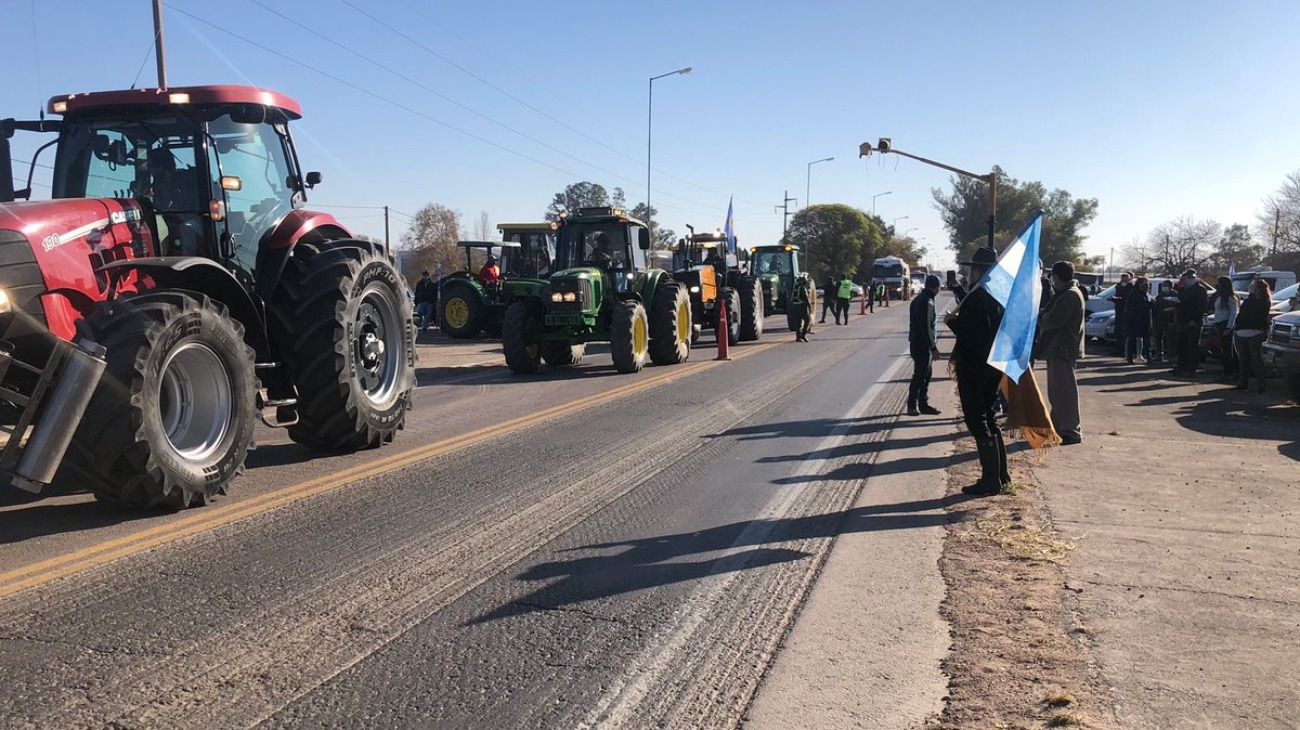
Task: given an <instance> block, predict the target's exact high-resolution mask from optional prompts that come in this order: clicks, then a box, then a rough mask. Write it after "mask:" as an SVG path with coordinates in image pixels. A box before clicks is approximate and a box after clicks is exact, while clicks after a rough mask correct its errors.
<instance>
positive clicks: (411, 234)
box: [402, 203, 465, 274]
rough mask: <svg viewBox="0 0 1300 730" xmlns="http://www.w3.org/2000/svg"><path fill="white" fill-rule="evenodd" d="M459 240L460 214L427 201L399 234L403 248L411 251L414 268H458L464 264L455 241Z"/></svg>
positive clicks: (455, 269) (445, 271) (427, 269)
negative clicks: (439, 266)
mask: <svg viewBox="0 0 1300 730" xmlns="http://www.w3.org/2000/svg"><path fill="white" fill-rule="evenodd" d="M458 240H460V214H459V213H457V212H456V211H454V210H452V209H451V208H448V207H447V206H445V205H439V204H438V203H429V204H428V205H426V206H424V207H423V208H420V209H419V210H417V211H416V212H415V216H414V217H413V218H412V220H411V225H410V227H408V228H407V229H406V232H405V233H403V234H402V248H404V249H406V250H408V251H411V252H412V254H411V255H412V259H413V266H412V267H411V268H412V270H413V271H431V272H432V271H437V269H438V265H439V264H441V265H442V270H443V273H444V274H450V273H451V272H453V271H458V270H459V269H460V268H461V267H463V266H464V265H465V263H464V256H463V255H462V254H461V252H460V248H459V247H458V246H457V245H456V241H458Z"/></svg>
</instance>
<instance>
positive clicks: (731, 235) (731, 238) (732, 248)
mask: <svg viewBox="0 0 1300 730" xmlns="http://www.w3.org/2000/svg"><path fill="white" fill-rule="evenodd" d="M735 197H736V196H734V195H733V196H731V199H729V200H727V223H726V225H724V226H723V227H722V232H723V233H725V234H727V253H729V254H735V253H736V223H735V220H734V219H733V218H732V207H731V204H732V202H733V201H734V200H735Z"/></svg>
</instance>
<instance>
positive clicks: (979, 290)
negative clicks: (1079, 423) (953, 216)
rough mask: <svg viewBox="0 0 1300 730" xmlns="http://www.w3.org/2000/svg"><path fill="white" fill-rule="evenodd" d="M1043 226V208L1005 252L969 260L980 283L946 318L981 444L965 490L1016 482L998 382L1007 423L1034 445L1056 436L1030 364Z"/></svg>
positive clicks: (997, 488)
mask: <svg viewBox="0 0 1300 730" xmlns="http://www.w3.org/2000/svg"><path fill="white" fill-rule="evenodd" d="M1042 228H1043V214H1042V213H1041V212H1039V213H1036V214H1034V217H1033V218H1031V219H1030V221H1029V224H1028V225H1027V226H1025V229H1024V230H1023V231H1021V233H1020V235H1019V236H1017V237H1016V239H1015V240H1014V241H1012V242H1011V243H1010V244H1008V245H1007V247H1006V248H1005V249H1003V251H1002V255H1001V256H998V255H997V253H996V252H995V251H993V250H992V249H988V248H981V249H979V250H977V251H976V252H975V255H974V256H973V257H972V259H971V261H970V262H969V266H970V270H971V274H970V280H971V281H972V282H975V284H974V288H973V289H972V290H971V291H970V293H969V294H967V295H966V298H965V299H963V300H962V302H961V304H960V305H959V306H958V308H957V311H955V312H952V313H950V314H949V315H948V316H947V317H945V319H944V321H945V322H946V323H947V324H948V327H949V328H950V329H951V330H952V331H953V333H954V334H955V335H956V339H957V343H956V345H955V346H954V347H953V354H952V358H953V362H954V366H955V368H956V376H957V393H958V396H959V398H960V400H961V408H962V414H963V416H964V418H965V421H966V428H967V429H969V430H970V432H971V436H973V437H974V438H975V446H976V448H977V449H978V450H979V458H980V469H981V477H980V480H979V482H977V483H976V484H973V485H971V486H969V487H966V488H964V489H963V490H962V491H963V492H966V493H967V494H978V495H992V494H998V493H1000V492H1001V491H1003V490H1004V489H1006V488H1008V487H1009V486H1010V484H1011V474H1010V472H1009V471H1008V470H1007V447H1006V441H1005V440H1004V439H1003V437H1002V430H1001V429H1000V428H999V427H998V424H997V420H996V418H995V416H994V413H993V408H994V405H995V403H996V402H997V395H998V389H999V387H1001V388H1004V389H1005V391H1006V393H1007V401H1008V405H1009V411H1010V412H1009V415H1008V425H1009V426H1011V427H1012V428H1016V429H1019V431H1020V433H1021V434H1022V435H1023V436H1024V438H1025V440H1026V441H1027V442H1028V443H1029V445H1030V446H1032V447H1034V448H1039V447H1041V446H1045V445H1051V444H1055V443H1057V442H1058V438H1057V436H1056V432H1055V430H1054V429H1053V427H1052V422H1051V418H1050V417H1049V416H1048V415H1047V412H1046V409H1045V408H1044V407H1043V403H1042V397H1041V395H1039V393H1038V386H1037V385H1036V384H1035V383H1034V377H1033V373H1032V372H1031V371H1030V370H1029V360H1030V356H1031V355H1032V354H1033V346H1034V337H1035V335H1036V333H1037V327H1038V306H1039V300H1040V298H1041V296H1042V279H1041V276H1040V267H1041V264H1040V263H1039V258H1038V241H1039V238H1040V236H1041V234H1042ZM1004 375H1005V378H1004Z"/></svg>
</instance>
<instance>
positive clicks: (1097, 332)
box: [1083, 304, 1115, 342]
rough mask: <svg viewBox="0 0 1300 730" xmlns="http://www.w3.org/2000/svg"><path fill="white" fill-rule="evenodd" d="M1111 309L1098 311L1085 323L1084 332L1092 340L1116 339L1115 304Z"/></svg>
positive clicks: (1110, 340) (1105, 340) (1108, 340)
mask: <svg viewBox="0 0 1300 730" xmlns="http://www.w3.org/2000/svg"><path fill="white" fill-rule="evenodd" d="M1111 307H1112V308H1111V309H1109V310H1107V311H1104V312H1097V313H1096V314H1093V315H1092V316H1091V317H1088V321H1087V322H1085V323H1084V325H1083V333H1084V336H1086V337H1087V338H1088V339H1090V340H1097V341H1099V342H1114V341H1115V310H1114V305H1113V304H1112V305H1111Z"/></svg>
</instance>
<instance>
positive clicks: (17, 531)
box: [0, 497, 164, 545]
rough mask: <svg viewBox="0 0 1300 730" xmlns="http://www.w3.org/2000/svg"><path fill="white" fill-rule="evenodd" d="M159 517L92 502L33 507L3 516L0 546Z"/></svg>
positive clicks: (150, 512) (159, 513)
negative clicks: (3, 523)
mask: <svg viewBox="0 0 1300 730" xmlns="http://www.w3.org/2000/svg"><path fill="white" fill-rule="evenodd" d="M42 498H44V497H42ZM161 514H164V513H163V512H161V511H141V510H129V509H126V508H122V507H116V506H114V505H111V504H106V503H104V502H99V501H94V500H87V501H85V502H77V503H74V504H32V505H30V506H28V507H24V508H22V509H18V510H14V511H12V512H10V513H8V514H6V515H5V517H4V520H5V529H4V530H3V531H0V545H3V544H11V543H19V542H23V541H24V540H31V539H32V538H37V537H45V536H47V535H62V534H65V533H71V532H80V531H82V530H94V529H97V528H100V527H109V526H111V525H117V524H121V523H123V522H132V521H135V520H141V519H149V518H152V517H157V516H159V515H161Z"/></svg>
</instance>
